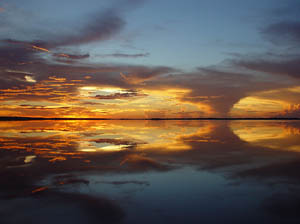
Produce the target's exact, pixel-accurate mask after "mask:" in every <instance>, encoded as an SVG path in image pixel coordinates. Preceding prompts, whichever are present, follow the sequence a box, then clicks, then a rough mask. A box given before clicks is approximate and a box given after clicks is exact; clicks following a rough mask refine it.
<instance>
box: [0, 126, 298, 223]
mask: <svg viewBox="0 0 300 224" xmlns="http://www.w3.org/2000/svg"><path fill="white" fill-rule="evenodd" d="M299 137H300V122H295V121H293V122H292V121H286V122H270V121H233V122H229V121H97V122H95V121H55V122H54V121H25V122H22V121H11V122H0V168H1V169H0V175H1V179H0V221H1V223H21V222H22V223H26V222H27V223H40V222H43V223H53V222H58V223H64V222H73V223H86V222H88V223H99V221H102V222H104V223H116V222H121V223H141V222H143V223H154V222H155V223H166V222H167V223H182V222H189V223H199V220H201V221H202V222H206V223H219V222H222V223H224V222H231V223H234V222H243V223H253V222H256V223H265V222H266V223H268V222H272V223H274V222H276V221H278V220H280V222H282V220H284V223H289V222H290V223H293V222H295V221H300V216H298V215H297V211H298V210H297V209H298V207H299V205H300V188H299V187H298V186H299V184H300V175H299V174H298V170H299V168H300V156H299V153H298V152H299V150H300V138H299ZM283 198H284V199H283ZM298 199H299V200H298ZM45 203H46V205H47V206H45V207H42V208H40V205H41V204H43V205H45ZM4 205H5V206H4ZM19 207H24V209H21V210H20V209H18V210H17V208H19ZM66 207H67V208H66ZM37 208H39V209H37ZM61 210H63V211H64V215H63V216H61ZM232 210H234V211H240V212H235V213H236V215H235V216H232V215H230V214H232ZM74 211H76V212H74ZM99 211H102V212H99ZM245 211H247V212H246V213H245ZM215 212H218V214H219V216H217V217H216V216H215V215H214V213H215ZM28 214H33V215H31V216H29V215H28ZM59 214H60V215H59ZM21 220H22V221H21ZM87 220H88V221H87Z"/></svg>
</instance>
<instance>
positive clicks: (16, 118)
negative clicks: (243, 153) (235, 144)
mask: <svg viewBox="0 0 300 224" xmlns="http://www.w3.org/2000/svg"><path fill="white" fill-rule="evenodd" d="M26 120H28V121H29V120H151V121H153V120H154V121H155V120H300V118H298V117H291V118H289V117H198V118H188V117H186V118H172V117H171V118H160V117H157V118H155V117H154V118H90V117H82V118H75V117H15V116H12V117H9V116H0V121H26Z"/></svg>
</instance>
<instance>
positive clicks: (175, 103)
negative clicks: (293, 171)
mask: <svg viewBox="0 0 300 224" xmlns="http://www.w3.org/2000/svg"><path fill="white" fill-rule="evenodd" d="M0 101H1V104H0V116H30V117H99V118H153V117H156V118H157V117H160V118H166V117H168V118H180V117H191V118H195V117H277V116H280V117H300V2H299V1H298V0H285V1H282V0H252V1H240V0H227V1H220V0H219V1H216V0H187V1H171V0H164V1H159V0H101V1H99V0H73V1H71V0H52V1H37V0H26V1H20V0H0Z"/></svg>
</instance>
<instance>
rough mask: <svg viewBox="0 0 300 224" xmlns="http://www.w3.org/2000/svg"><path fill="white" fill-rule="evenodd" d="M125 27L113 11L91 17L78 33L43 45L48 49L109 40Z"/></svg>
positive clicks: (118, 15) (60, 37) (119, 16)
mask: <svg viewBox="0 0 300 224" xmlns="http://www.w3.org/2000/svg"><path fill="white" fill-rule="evenodd" d="M124 26H125V21H124V20H123V19H122V18H121V15H120V14H119V13H118V12H117V11H116V10H113V9H110V10H108V11H107V12H104V13H100V14H98V15H95V16H92V17H91V18H90V21H88V22H87V25H86V26H85V27H82V28H79V30H78V33H76V34H68V35H65V36H59V37H57V38H55V40H53V41H49V42H48V43H45V45H46V46H47V47H49V48H54V47H59V46H70V45H80V44H87V43H91V42H96V41H103V40H107V39H110V38H111V37H113V36H114V35H116V34H118V33H119V32H120V31H121V29H122V28H123V27H124Z"/></svg>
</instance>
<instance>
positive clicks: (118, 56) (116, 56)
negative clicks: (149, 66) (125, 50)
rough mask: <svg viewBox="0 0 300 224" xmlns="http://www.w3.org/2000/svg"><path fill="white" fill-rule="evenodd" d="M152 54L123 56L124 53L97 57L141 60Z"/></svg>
mask: <svg viewBox="0 0 300 224" xmlns="http://www.w3.org/2000/svg"><path fill="white" fill-rule="evenodd" d="M149 55H150V53H143V54H142V53H141V54H122V53H114V54H102V55H97V56H98V57H115V58H140V57H148V56H149Z"/></svg>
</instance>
